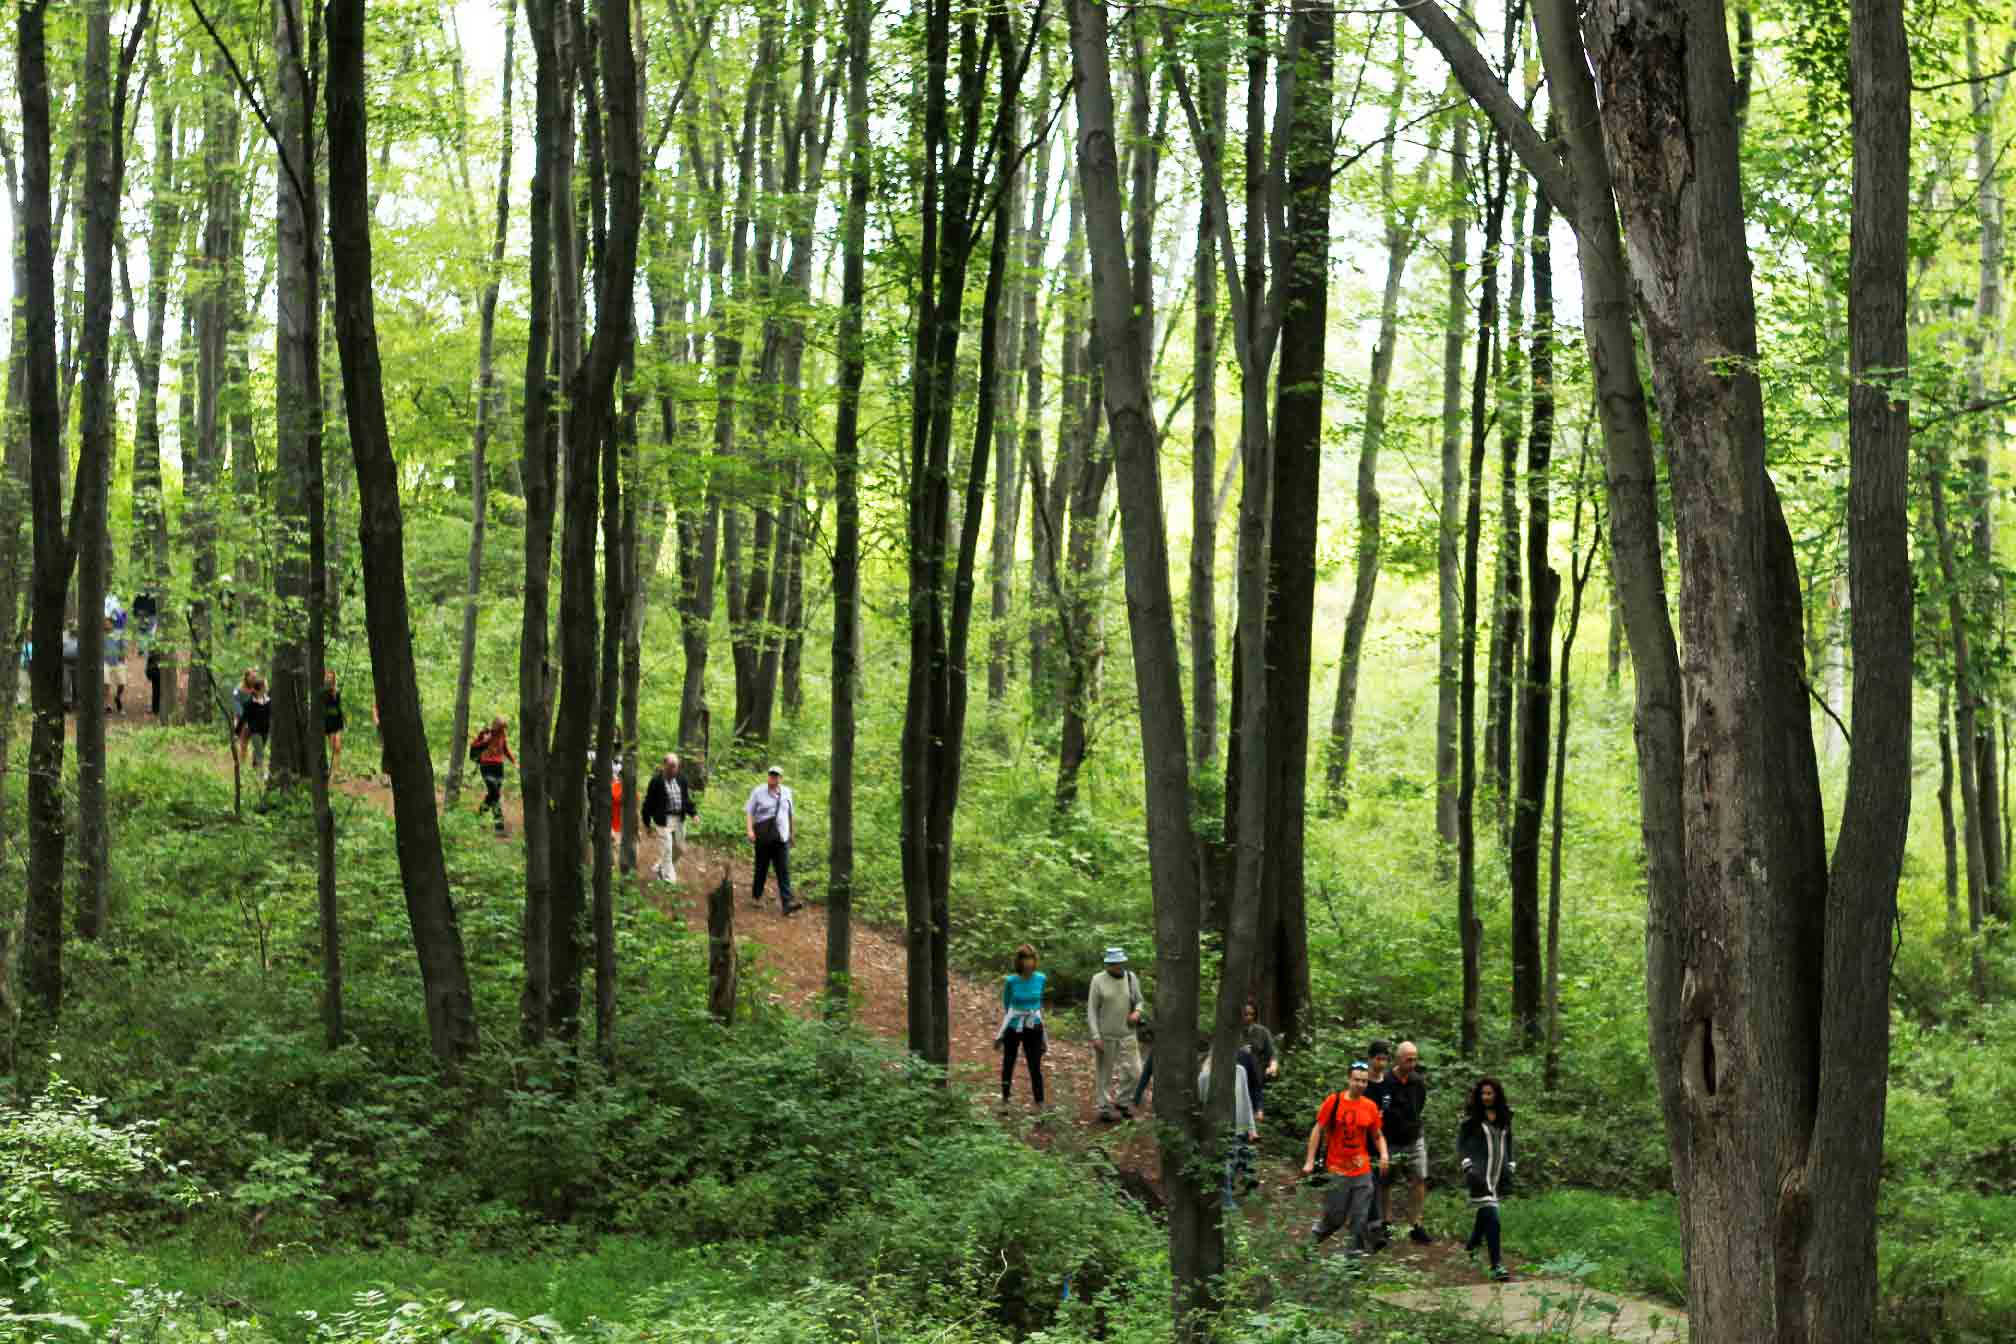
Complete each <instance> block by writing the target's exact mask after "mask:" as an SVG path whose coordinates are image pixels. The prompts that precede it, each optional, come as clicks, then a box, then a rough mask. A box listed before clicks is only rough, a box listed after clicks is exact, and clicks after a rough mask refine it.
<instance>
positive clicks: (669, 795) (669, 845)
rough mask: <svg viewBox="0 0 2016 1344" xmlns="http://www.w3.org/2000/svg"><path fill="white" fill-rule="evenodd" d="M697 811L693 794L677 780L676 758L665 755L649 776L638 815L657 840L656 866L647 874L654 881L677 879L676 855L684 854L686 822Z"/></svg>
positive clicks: (678, 778)
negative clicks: (649, 781) (649, 782)
mask: <svg viewBox="0 0 2016 1344" xmlns="http://www.w3.org/2000/svg"><path fill="white" fill-rule="evenodd" d="M699 811H700V809H699V808H698V807H696V806H694V803H693V791H692V790H691V789H689V788H687V787H686V781H685V780H684V779H681V778H680V777H679V758H678V757H677V756H674V755H667V756H666V757H665V759H664V761H663V762H661V763H660V764H659V767H658V769H657V770H656V771H654V772H653V773H652V775H651V784H650V787H649V788H647V789H645V791H644V807H643V809H642V813H641V815H642V817H643V820H644V824H645V825H646V826H649V827H650V828H651V832H652V834H654V835H656V836H657V837H658V866H657V867H656V868H655V869H653V870H652V874H651V875H652V876H653V877H654V878H656V879H657V880H658V881H660V882H677V881H678V880H679V856H680V855H681V854H683V853H684V852H685V851H686V819H687V818H688V817H691V816H694V815H696V814H697V813H698V812H699Z"/></svg>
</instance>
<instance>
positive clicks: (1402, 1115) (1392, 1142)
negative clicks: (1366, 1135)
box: [1365, 1041, 1435, 1246]
mask: <svg viewBox="0 0 2016 1344" xmlns="http://www.w3.org/2000/svg"><path fill="white" fill-rule="evenodd" d="M1372 1044H1373V1047H1374V1049H1373V1051H1372V1055H1373V1059H1372V1065H1373V1068H1374V1070H1375V1071H1376V1070H1377V1068H1378V1066H1379V1056H1380V1055H1382V1054H1383V1053H1385V1052H1384V1051H1383V1050H1381V1049H1379V1048H1378V1047H1380V1046H1383V1045H1384V1044H1385V1042H1384V1041H1374V1042H1372ZM1420 1060H1421V1052H1420V1051H1419V1050H1417V1049H1416V1048H1415V1046H1414V1042H1412V1041H1402V1042H1400V1045H1399V1047H1398V1048H1397V1049H1396V1050H1395V1051H1394V1052H1393V1068H1392V1071H1391V1072H1389V1073H1387V1074H1386V1075H1385V1077H1383V1078H1380V1079H1378V1080H1377V1081H1375V1082H1372V1083H1370V1084H1369V1085H1368V1086H1367V1087H1366V1089H1365V1095H1366V1096H1368V1097H1370V1098H1372V1100H1374V1101H1376V1102H1378V1103H1379V1119H1380V1127H1381V1128H1382V1129H1384V1130H1385V1132H1386V1147H1387V1150H1388V1151H1389V1152H1391V1153H1392V1154H1393V1164H1392V1166H1390V1167H1389V1168H1387V1171H1386V1179H1385V1180H1383V1181H1381V1182H1380V1183H1379V1220H1380V1221H1381V1222H1384V1223H1392V1222H1394V1221H1395V1219H1394V1217H1393V1214H1394V1213H1395V1212H1396V1210H1395V1209H1394V1203H1395V1200H1394V1188H1395V1187H1396V1186H1399V1185H1400V1184H1401V1182H1402V1181H1405V1182H1406V1185H1407V1188H1406V1189H1405V1190H1404V1191H1403V1192H1402V1193H1401V1194H1400V1197H1399V1200H1398V1204H1399V1208H1398V1210H1397V1212H1398V1213H1399V1214H1401V1215H1402V1216H1404V1217H1405V1219H1406V1221H1407V1222H1409V1223H1411V1224H1413V1226H1412V1227H1411V1228H1409V1229H1408V1232H1407V1238H1408V1240H1410V1241H1414V1242H1418V1243H1420V1244H1421V1245H1423V1246H1426V1245H1428V1244H1429V1243H1431V1242H1433V1241H1434V1240H1435V1238H1433V1237H1431V1236H1429V1235H1428V1230H1427V1229H1426V1228H1424V1227H1422V1226H1421V1214H1422V1211H1423V1210H1424V1209H1425V1208H1426V1207H1427V1200H1428V1137H1427V1134H1426V1133H1425V1132H1424V1130H1423V1128H1422V1115H1423V1113H1424V1112H1425V1111H1426V1110H1427V1108H1428V1080H1427V1078H1426V1077H1425V1076H1424V1075H1423V1074H1422V1072H1421V1064H1420Z"/></svg>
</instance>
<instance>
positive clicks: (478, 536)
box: [442, 0, 529, 808]
mask: <svg viewBox="0 0 2016 1344" xmlns="http://www.w3.org/2000/svg"><path fill="white" fill-rule="evenodd" d="M517 42H518V4H517V0H512V2H511V4H510V5H509V6H508V7H507V8H506V9H505V11H504V73H503V76H502V79H501V87H502V99H503V108H502V111H501V112H500V114H499V117H498V124H499V126H500V127H501V128H502V131H503V136H504V144H503V147H502V149H501V150H500V151H499V153H498V163H497V210H496V214H495V223H494V224H493V226H492V228H491V234H490V273H489V276H488V277H487V278H486V279H485V280H484V282H483V290H482V294H481V297H480V298H479V299H478V301H477V312H478V314H479V316H478V327H477V337H476V428H475V433H474V434H473V435H472V437H471V440H470V445H469V570H468V576H467V578H466V579H465V581H464V583H463V587H462V647H461V650H460V652H459V655H458V658H457V661H456V672H455V717H454V720H453V727H452V728H450V730H449V735H448V755H447V769H446V771H445V773H446V776H447V779H446V782H445V784H444V785H443V793H442V805H443V806H444V807H448V808H453V807H454V806H455V804H456V802H457V800H458V799H459V798H460V797H461V794H462V774H463V771H464V769H465V768H466V766H467V751H466V746H467V743H468V741H469V696H470V690H471V686H472V683H473V682H474V680H475V676H476V617H477V614H478V611H479V609H480V606H481V602H482V596H483V541H484V533H485V531H486V530H487V529H488V526H489V521H490V426H491V424H492V422H493V421H494V420H495V419H496V417H497V415H498V412H499V411H500V410H502V406H501V405H500V403H501V401H502V398H501V397H500V396H499V394H498V392H497V362H496V352H497V291H498V287H499V286H500V285H501V284H502V282H503V274H504V269H503V268H504V244H505V241H506V239H507V238H508V236H509V233H510V228H511V152H512V148H513V144H514V138H515V137H514V132H515V129H516V127H515V123H514V122H513V121H512V119H511V101H512V99H511V95H512V90H513V86H514V85H515V84H516V83H517V80H516V78H515V76H514V57H515V55H516V47H517ZM528 445H529V440H528ZM523 745H524V744H523V743H522V742H521V743H520V746H521V747H522V746H523Z"/></svg>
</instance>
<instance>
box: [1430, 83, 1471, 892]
mask: <svg viewBox="0 0 2016 1344" xmlns="http://www.w3.org/2000/svg"><path fill="white" fill-rule="evenodd" d="M1469 196H1470V115H1469V113H1468V111H1463V112H1459V113H1457V114H1456V130H1455V132H1454V134H1453V135H1451V137H1450V141H1449V200H1450V208H1449V250H1448V258H1449V264H1448V287H1449V309H1448V313H1447V315H1446V316H1445V317H1444V319H1443V323H1442V478H1441V495H1440V499H1441V506H1440V509H1439V511H1438V512H1437V514H1436V520H1437V524H1436V529H1435V573H1436V611H1437V615H1438V624H1437V639H1436V669H1437V675H1436V678H1435V834H1436V835H1437V836H1438V837H1439V838H1440V839H1441V841H1442V844H1443V846H1444V849H1443V850H1442V852H1441V855H1440V859H1439V863H1440V867H1441V870H1442V872H1443V873H1444V874H1446V873H1447V872H1448V862H1449V859H1448V850H1449V849H1450V848H1454V847H1455V846H1456V844H1457V825H1456V796H1457V792H1458V788H1459V780H1458V776H1459V775H1460V773H1461V768H1460V766H1459V765H1458V763H1457V747H1458V742H1457V737H1458V732H1457V720H1458V717H1459V715H1460V713H1461V710H1462V680H1463V673H1462V659H1463V586H1462V585H1463V580H1462V574H1461V572H1460V570H1459V567H1458V551H1457V548H1458V545H1459V544H1460V542H1461V539H1462V535H1463V534H1462V523H1461V522H1460V519H1461V518H1462V516H1463V343H1464V335H1465V325H1464V324H1465V323H1466V321H1467V320H1468V318H1469V313H1470V300H1469V283H1470V260H1469V258H1470V206H1469Z"/></svg>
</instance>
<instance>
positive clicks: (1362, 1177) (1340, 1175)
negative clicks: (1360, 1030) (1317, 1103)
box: [1302, 1061, 1386, 1254]
mask: <svg viewBox="0 0 2016 1344" xmlns="http://www.w3.org/2000/svg"><path fill="white" fill-rule="evenodd" d="M1371 1074H1372V1070H1371V1068H1370V1066H1368V1065H1366V1064H1365V1063H1364V1062H1362V1061H1360V1062H1357V1063H1354V1064H1352V1066H1351V1080H1350V1082H1349V1083H1348V1084H1347V1085H1346V1088H1345V1090H1344V1091H1342V1092H1333V1093H1331V1094H1330V1095H1329V1096H1328V1097H1326V1098H1325V1099H1324V1101H1323V1105H1322V1107H1321V1108H1320V1109H1319V1110H1318V1111H1317V1112H1316V1123H1315V1124H1314V1125H1313V1126H1311V1127H1310V1130H1309V1152H1308V1156H1307V1157H1306V1158H1305V1159H1304V1160H1303V1163H1302V1174H1303V1175H1304V1176H1313V1175H1315V1174H1316V1147H1317V1145H1318V1144H1319V1143H1321V1142H1322V1141H1323V1138H1324V1135H1326V1134H1327V1135H1328V1136H1329V1139H1330V1142H1329V1146H1328V1148H1327V1150H1326V1151H1325V1153H1324V1158H1323V1165H1324V1167H1325V1168H1326V1169H1328V1171H1329V1172H1330V1175H1331V1182H1330V1191H1329V1193H1328V1194H1326V1195H1325V1196H1324V1198H1323V1216H1322V1217H1321V1218H1319V1219H1317V1221H1316V1226H1315V1229H1314V1231H1315V1234H1316V1241H1317V1243H1319V1244H1320V1243H1321V1242H1322V1241H1323V1240H1324V1239H1325V1238H1327V1237H1328V1236H1329V1235H1330V1234H1331V1233H1333V1232H1335V1231H1336V1230H1337V1229H1338V1228H1340V1227H1345V1226H1348V1227H1350V1229H1351V1237H1352V1242H1353V1250H1354V1251H1355V1252H1356V1253H1358V1254H1364V1253H1365V1252H1368V1251H1376V1250H1378V1249H1379V1248H1380V1247H1381V1246H1383V1245H1385V1244H1386V1238H1385V1235H1384V1233H1383V1230H1382V1231H1377V1232H1375V1228H1376V1219H1375V1218H1374V1216H1373V1209H1374V1208H1375V1207H1376V1205H1375V1203H1374V1201H1373V1189H1374V1188H1373V1184H1372V1161H1371V1146H1372V1144H1373V1143H1374V1142H1376V1143H1377V1144H1378V1147H1379V1174H1380V1175H1381V1176H1384V1175H1385V1174H1386V1134H1385V1131H1384V1130H1382V1129H1381V1128H1380V1126H1379V1103H1377V1102H1375V1101H1373V1100H1372V1099H1371V1098H1369V1097H1367V1096H1366V1095H1365V1083H1366V1080H1367V1079H1368V1078H1370V1077H1371Z"/></svg>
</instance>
